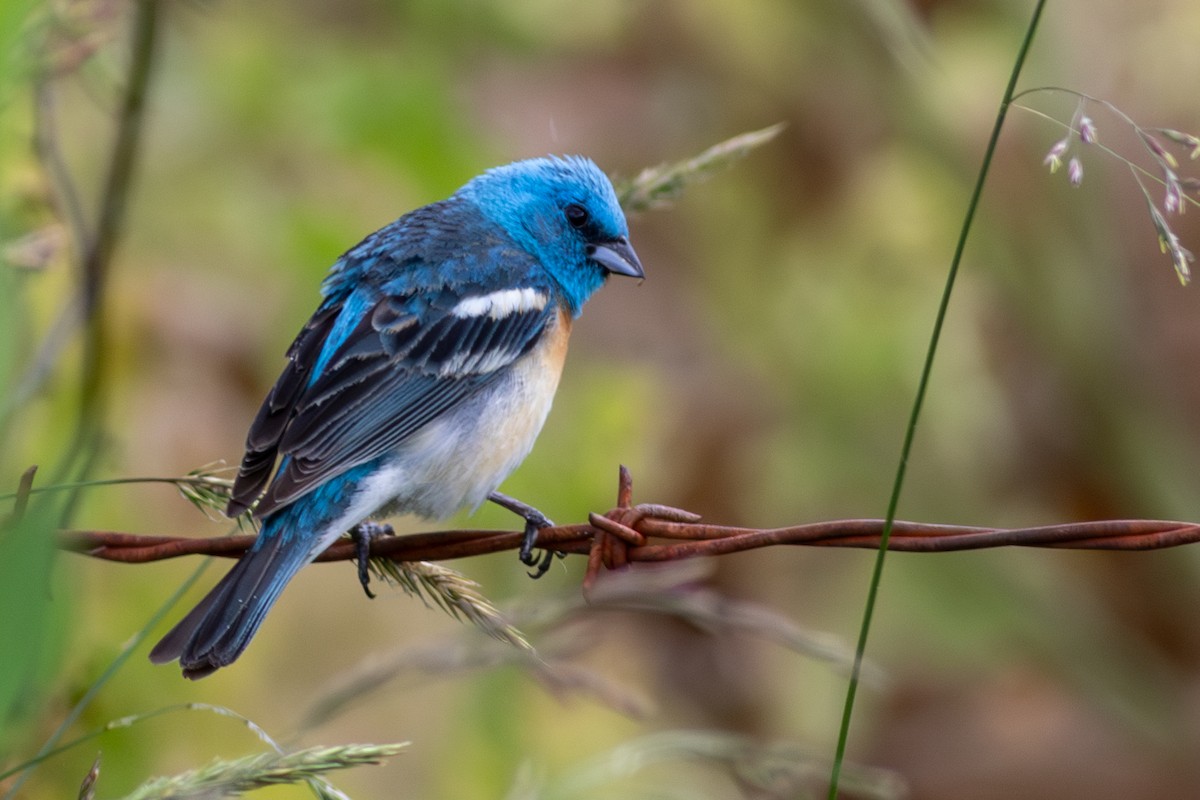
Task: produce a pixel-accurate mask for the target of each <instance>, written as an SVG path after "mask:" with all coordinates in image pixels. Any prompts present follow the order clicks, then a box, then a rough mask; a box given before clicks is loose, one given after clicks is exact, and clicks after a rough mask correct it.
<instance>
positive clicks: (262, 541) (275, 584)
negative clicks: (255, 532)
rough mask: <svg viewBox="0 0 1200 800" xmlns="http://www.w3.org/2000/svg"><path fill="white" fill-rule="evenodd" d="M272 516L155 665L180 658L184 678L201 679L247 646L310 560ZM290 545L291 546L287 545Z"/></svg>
mask: <svg viewBox="0 0 1200 800" xmlns="http://www.w3.org/2000/svg"><path fill="white" fill-rule="evenodd" d="M274 521H275V520H272V519H268V520H267V521H266V523H265V527H264V530H263V533H262V534H261V535H260V536H259V538H258V540H257V541H256V542H255V543H254V547H253V548H252V549H251V550H250V551H249V552H248V553H246V555H244V556H243V557H242V558H241V560H240V561H238V562H237V563H236V564H234V566H233V569H231V570H230V571H229V574H227V575H226V576H225V577H224V578H222V579H221V580H220V582H219V583H217V585H216V586H214V587H213V589H212V591H211V592H209V593H208V595H206V596H205V598H204V599H203V600H201V601H200V603H199V604H198V605H197V606H196V607H195V608H193V609H192V610H191V611H190V612H189V613H188V615H187V616H186V617H184V618H183V619H182V620H180V622H179V624H178V625H176V626H175V627H174V628H172V629H171V631H170V632H169V633H168V634H167V635H166V636H164V637H163V638H162V639H161V640H160V641H159V643H158V644H156V645H155V646H154V649H153V650H151V651H150V660H151V661H153V662H154V663H156V664H165V663H166V662H168V661H173V660H175V659H176V658H178V659H179V666H181V667H182V668H183V676H184V677H185V678H192V679H195V678H203V677H204V676H205V675H210V674H212V673H213V672H215V671H217V670H218V669H220V668H221V667H224V666H227V665H229V664H231V663H233V661H234V660H235V659H236V658H237V657H238V656H239V655H241V653H242V651H243V650H245V649H246V645H248V644H250V640H251V639H252V638H253V637H254V634H255V632H256V631H257V630H258V626H259V625H261V624H262V621H263V618H264V617H266V615H267V612H268V611H270V610H271V606H273V605H275V601H276V600H277V599H278V598H279V593H280V592H282V591H283V587H284V586H286V585H287V583H288V581H290V580H291V579H292V577H293V576H294V575H295V574H296V573H297V572H299V571H300V569H301V567H303V566H304V565H305V564H307V563H308V562H309V561H311V560H312V557H311V556H310V555H309V553H308V551H307V548H303V547H296V542H295V541H291V542H288V541H286V540H287V539H288V538H289V537H287V536H285V535H284V532H283V531H281V530H275V531H272V530H271V527H272V522H274ZM289 545H290V546H289Z"/></svg>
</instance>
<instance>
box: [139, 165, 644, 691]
mask: <svg viewBox="0 0 1200 800" xmlns="http://www.w3.org/2000/svg"><path fill="white" fill-rule="evenodd" d="M628 234H629V232H628V228H627V226H626V223H625V216H624V214H622V212H621V207H620V205H619V203H618V202H617V197H616V193H615V192H614V191H613V187H612V184H611V183H610V182H609V180H608V178H607V177H606V176H605V175H604V173H603V172H601V171H600V169H599V168H598V167H597V166H596V165H595V164H594V163H592V162H591V161H590V160H588V159H586V158H581V157H578V156H568V157H563V158H557V157H550V158H538V159H531V160H529V161H519V162H516V163H514V164H509V165H507V166H503V167H497V168H495V169H492V170H489V171H487V172H485V173H484V174H482V175H480V176H478V177H476V178H474V179H473V180H471V181H470V182H469V183H467V184H466V185H465V186H463V187H462V188H461V189H459V190H458V192H456V193H455V194H454V195H453V196H451V197H450V198H448V199H446V200H443V201H440V202H437V203H433V204H431V205H428V206H425V207H423V208H419V209H417V210H415V211H412V212H410V213H408V214H405V215H404V216H402V217H400V219H398V220H396V221H395V222H393V223H391V224H390V225H388V226H386V227H384V228H382V229H380V230H378V231H376V232H375V233H373V234H371V235H370V236H368V237H367V238H366V239H364V240H363V241H362V242H361V243H359V244H358V245H357V246H355V247H354V248H352V249H350V250H349V251H347V252H346V253H345V254H344V255H343V256H342V257H341V258H340V259H339V260H338V261H337V263H335V264H334V265H333V268H332V270H331V271H330V274H329V276H328V277H327V278H326V279H325V282H324V283H323V284H322V287H321V293H322V296H323V298H324V299H323V302H322V303H321V305H320V306H319V307H318V308H317V310H316V313H314V314H313V316H312V318H311V319H310V320H309V321H308V323H307V324H306V325H305V326H304V328H303V330H301V331H300V333H299V335H298V336H297V337H296V340H295V341H294V342H293V343H292V346H291V348H290V349H289V350H288V364H287V366H286V367H285V368H284V370H283V374H282V375H280V376H279V379H278V380H277V381H276V383H275V386H274V388H272V389H271V392H270V393H269V394H268V395H267V398H266V400H265V401H264V403H263V405H262V408H261V409H260V410H259V412H258V416H257V417H256V418H255V420H254V423H253V424H252V425H251V427H250V432H249V434H248V435H247V438H246V454H245V456H244V458H243V460H242V465H241V469H240V470H239V471H238V476H237V480H236V481H235V483H234V487H233V491H232V495H231V499H230V501H229V506H228V509H227V513H228V514H229V515H230V516H236V515H238V514H241V513H243V512H244V511H246V510H248V509H253V512H254V515H255V517H257V518H259V519H261V521H262V528H261V531H260V533H259V535H258V539H257V540H256V541H255V542H254V545H253V546H252V548H251V549H250V551H249V552H248V553H247V554H246V555H245V556H244V557H243V558H242V559H241V560H239V561H238V563H237V564H236V565H234V567H233V569H231V570H230V571H229V573H228V574H227V575H226V576H225V577H224V578H222V579H221V581H220V582H219V583H218V584H217V585H216V586H215V587H214V588H213V589H212V591H211V592H209V594H208V595H207V596H206V597H205V598H204V599H203V600H201V601H200V603H199V604H198V605H197V606H196V607H195V608H194V609H192V611H191V612H190V613H188V615H187V616H186V617H184V618H183V620H182V621H180V622H179V624H178V625H176V626H175V627H174V628H173V629H172V630H171V631H170V632H169V633H168V634H167V635H166V636H164V637H163V638H162V640H161V641H160V642H159V643H158V644H157V645H156V646H155V647H154V649H153V650H152V651H151V653H150V660H151V661H153V662H155V663H166V662H168V661H172V660H174V659H176V658H177V659H179V663H180V666H181V667H182V668H183V674H184V676H185V677H188V678H202V677H204V676H205V675H209V674H211V673H212V672H214V671H216V670H217V669H219V668H220V667H223V666H226V665H228V664H230V663H232V662H233V661H234V659H236V658H237V657H238V656H239V655H240V654H241V653H242V651H243V650H245V649H246V646H247V645H248V644H249V643H250V639H251V638H252V637H253V636H254V634H255V632H256V631H257V630H258V627H259V625H260V624H262V621H263V618H264V617H265V616H266V614H267V612H268V611H269V610H270V608H271V606H272V605H274V603H275V601H276V599H277V598H278V597H279V593H280V592H281V591H282V590H283V587H284V586H286V585H287V583H288V581H289V580H291V578H292V576H294V575H295V574H296V573H297V572H298V571H299V570H300V569H301V568H302V567H303V566H305V565H306V564H308V563H309V562H310V561H312V560H313V559H314V558H315V557H316V556H317V555H318V554H319V553H321V552H322V551H323V550H324V549H325V548H326V547H328V546H329V545H330V544H331V543H332V542H333V541H334V540H335V539H337V538H338V537H339V536H341V535H342V534H343V533H345V532H347V531H357V533H359V534H360V535H361V536H363V537H364V538H362V539H361V540H360V548H359V550H360V561H359V570H360V578H361V579H363V580H364V587H365V585H366V584H365V580H366V560H365V557H364V556H365V550H366V548H365V547H364V546H363V544H362V542H365V541H367V540H366V539H365V535H366V534H368V533H370V532H371V531H372V530H373V529H375V528H377V527H378V526H374V525H373V524H371V523H367V522H364V521H365V520H367V519H368V518H369V517H372V516H375V515H377V514H381V513H383V514H391V513H411V514H417V515H420V516H422V517H428V518H441V517H446V516H448V515H450V514H453V513H454V512H456V511H458V510H459V509H462V508H476V507H478V506H479V505H480V504H481V503H483V502H484V501H485V500H488V499H491V500H493V501H494V502H496V503H498V504H500V505H502V506H504V507H506V508H509V509H510V510H513V511H515V512H517V513H519V514H521V515H522V516H523V517H524V518H525V521H526V525H525V539H524V542H523V544H522V548H521V560H522V561H523V562H524V563H526V564H528V565H530V566H533V565H535V564H538V562H539V558H538V556H537V555H535V554H534V553H533V546H534V543H535V540H536V536H537V531H538V529H539V528H541V527H545V526H547V525H549V524H550V522H549V520H547V519H546V517H545V516H543V515H542V514H541V513H540V512H538V511H537V510H536V509H534V508H532V507H530V506H526V505H524V504H523V503H520V502H518V501H516V500H514V499H513V498H510V497H508V496H506V495H502V494H500V493H499V492H496V491H495V490H496V487H498V486H499V485H500V483H501V482H502V481H503V480H504V479H505V478H506V477H507V476H508V475H509V473H511V472H512V471H513V470H514V469H515V468H516V467H517V465H518V464H520V463H521V461H522V460H523V459H524V458H525V456H526V455H527V454H528V453H529V450H530V448H531V447H532V446H533V441H534V439H535V438H536V437H537V435H538V432H539V431H540V430H541V428H542V423H543V422H545V419H546V415H547V414H548V413H549V411H550V403H551V401H552V399H553V397H554V392H555V389H556V388H557V386H558V379H559V375H560V373H561V372H562V366H563V359H564V358H565V356H566V352H567V338H568V336H569V335H570V332H571V323H572V321H573V320H574V319H575V318H576V317H578V316H579V313H580V311H581V310H582V308H583V304H584V303H585V302H586V301H587V299H588V298H589V297H590V296H591V294H592V293H593V292H594V291H596V289H598V288H600V286H601V285H602V284H603V283H604V281H605V279H606V278H607V277H608V276H609V275H614V274H615V275H628V276H631V277H635V278H641V277H643V276H644V273H643V271H642V265H641V263H640V262H639V261H638V258H637V255H636V254H635V253H634V251H633V248H632V247H630V245H629V240H628V238H627V237H628ZM549 558H550V553H546V554H545V557H544V558H543V559H542V560H541V569H542V571H544V570H545V568H546V566H547V563H548V559H549Z"/></svg>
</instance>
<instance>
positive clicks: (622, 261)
mask: <svg viewBox="0 0 1200 800" xmlns="http://www.w3.org/2000/svg"><path fill="white" fill-rule="evenodd" d="M587 254H588V258H590V259H591V260H592V261H595V262H596V263H597V264H599V265H600V266H602V267H604V268H605V269H606V270H608V271H609V272H611V273H612V274H614V275H628V276H629V277H631V278H644V277H646V273H645V271H643V270H642V262H641V261H639V260H638V257H637V253H635V252H633V247H631V246H630V244H629V240H628V239H626V238H625V237H624V236H618V237H617V238H616V239H613V240H612V241H610V242H604V243H603V244H590V245H588V250H587Z"/></svg>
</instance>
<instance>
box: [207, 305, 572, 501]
mask: <svg viewBox="0 0 1200 800" xmlns="http://www.w3.org/2000/svg"><path fill="white" fill-rule="evenodd" d="M548 298H549V293H548V291H547V290H546V289H544V288H542V287H537V286H519V287H512V288H507V289H502V290H499V291H492V292H490V293H489V292H483V291H481V290H480V291H475V292H473V293H468V294H466V295H463V294H459V293H455V294H450V293H447V292H441V293H440V296H435V297H424V298H419V299H420V302H419V303H414V302H413V301H414V297H413V296H412V295H407V296H405V295H398V296H397V295H385V296H383V297H381V298H380V299H378V300H377V302H375V303H374V305H373V306H371V307H370V308H368V309H367V310H366V313H364V314H362V315H361V317H360V319H359V320H358V322H357V324H356V325H355V326H354V327H353V328H351V329H350V330H349V332H348V333H347V334H345V335H344V336H343V337H342V341H341V342H340V343H339V342H335V341H333V337H336V335H337V332H338V331H339V330H340V329H341V328H342V325H341V324H340V323H339V315H338V314H337V313H333V311H337V310H338V309H337V308H336V307H335V308H334V309H333V311H329V310H326V309H325V308H324V307H323V308H322V309H321V310H319V311H318V313H317V314H316V315H314V317H313V319H312V320H311V321H310V323H309V324H308V325H307V326H306V327H305V329H304V330H303V331H301V333H300V335H299V336H298V337H297V339H296V341H295V343H294V344H293V346H292V348H291V350H290V351H289V364H288V367H287V368H286V369H285V370H284V372H283V374H282V375H281V376H280V377H279V380H278V381H277V382H276V384H275V387H274V388H273V389H272V390H271V393H270V394H269V395H268V397H267V400H266V402H264V404H263V407H262V409H261V410H260V412H259V415H258V417H257V418H256V419H255V421H254V424H253V426H252V427H251V429H250V434H249V436H248V437H247V450H246V455H245V458H244V459H243V462H242V468H241V471H240V472H239V475H238V480H237V482H236V483H235V486H234V490H233V494H232V500H231V501H230V509H229V510H230V512H231V513H240V511H242V510H245V509H246V508H248V507H249V506H250V505H251V504H252V503H253V502H254V500H255V499H256V498H259V495H260V494H262V492H263V489H264V487H266V484H267V482H268V480H269V479H270V476H271V472H272V470H273V469H274V465H275V460H276V458H277V457H278V456H283V461H281V462H280V466H279V471H278V473H277V474H276V476H275V480H274V481H273V482H272V483H271V485H270V487H269V488H267V489H266V493H265V494H262V496H261V498H260V499H259V500H258V506H257V507H256V508H255V514H256V516H260V517H261V516H264V515H266V514H268V513H270V512H271V511H274V510H276V509H278V508H281V507H282V506H285V505H287V504H288V503H290V502H292V501H293V500H295V499H296V498H298V497H301V496H302V495H304V494H306V493H307V492H309V491H311V490H313V489H315V488H316V487H317V486H319V485H321V484H322V483H324V482H325V481H327V480H329V479H330V478H333V477H335V476H337V475H339V474H341V473H342V472H345V471H346V470H348V469H350V468H352V467H354V466H357V465H359V464H363V463H366V462H367V461H370V460H372V459H374V458H377V457H379V456H381V455H383V454H385V453H387V452H389V451H392V450H394V449H396V448H397V447H399V446H401V445H402V443H403V442H404V440H405V439H406V438H407V437H409V436H411V435H412V434H413V433H414V432H415V431H417V430H418V429H420V428H421V427H423V426H424V425H426V424H428V423H429V422H431V421H432V420H434V419H436V418H437V417H438V416H439V415H441V414H444V413H446V412H447V411H449V410H450V409H452V408H454V407H455V406H456V405H458V404H459V403H461V402H463V400H465V399H466V398H468V397H470V396H472V395H474V394H475V393H476V392H478V391H479V390H480V389H482V388H483V387H484V386H486V385H487V384H488V383H490V382H491V381H493V380H495V379H496V377H497V376H499V375H500V374H501V373H502V372H503V371H504V369H505V368H506V367H508V366H509V365H511V364H512V363H513V362H514V361H516V360H517V359H518V358H520V357H521V356H522V355H524V354H525V353H527V352H529V350H530V349H531V348H532V347H533V346H534V344H535V343H536V342H537V341H538V339H539V338H540V337H541V336H542V334H543V333H544V332H545V331H546V328H547V324H548V322H549V321H550V320H551V319H552V318H553V316H554V313H555V312H554V310H553V308H552V307H551V306H550V305H549V302H548ZM414 307H416V308H418V310H417V311H413V310H411V309H413V308H414ZM341 310H342V311H345V308H344V307H342V309H341ZM331 334H332V336H331ZM314 367H316V369H314Z"/></svg>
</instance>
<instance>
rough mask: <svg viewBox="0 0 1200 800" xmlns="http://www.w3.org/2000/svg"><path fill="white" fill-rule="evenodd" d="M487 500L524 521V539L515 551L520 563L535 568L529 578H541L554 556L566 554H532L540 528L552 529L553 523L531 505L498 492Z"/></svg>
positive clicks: (548, 551)
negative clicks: (519, 547)
mask: <svg viewBox="0 0 1200 800" xmlns="http://www.w3.org/2000/svg"><path fill="white" fill-rule="evenodd" d="M488 499H489V500H491V501H492V502H493V503H495V504H496V505H498V506H500V507H501V508H507V509H508V510H509V511H511V512H513V513H514V514H517V515H518V516H520V517H521V518H522V519H524V520H525V537H524V538H523V539H521V549H520V550H519V551H517V557H518V558H520V559H521V563H522V564H524V565H525V566H527V567H535V570H534V571H533V572H530V573H529V577H531V578H534V579H537V578H540V577H542V576H543V575H545V574H546V572H547V571H549V569H550V565H551V564H552V563H553V562H554V557H555V556H558V557H559V558H564V557H565V556H566V553H559V552H557V551H554V550H544V551H543V552H541V553H535V552H534V546H535V545H536V544H537V536H538V531H540V530H541V529H542V528H553V527H554V523H553V522H551V521H550V518H549V517H547V516H546V515H545V514H543V513H542V512H541V511H538V510H537V509H536V508H534V507H533V506H531V505H528V504H526V503H522V502H521V501H520V500H518V499H516V498H515V497H509V496H508V495H506V494H501V493H500V492H492V493H491V494H490V495H488Z"/></svg>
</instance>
